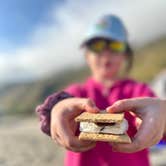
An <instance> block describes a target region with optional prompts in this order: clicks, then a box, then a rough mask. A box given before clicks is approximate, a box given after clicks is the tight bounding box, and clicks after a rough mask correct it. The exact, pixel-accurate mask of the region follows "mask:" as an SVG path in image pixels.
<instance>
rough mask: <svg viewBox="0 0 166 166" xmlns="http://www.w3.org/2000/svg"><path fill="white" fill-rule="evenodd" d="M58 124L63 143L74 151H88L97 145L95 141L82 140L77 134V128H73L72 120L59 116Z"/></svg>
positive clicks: (57, 127)
mask: <svg viewBox="0 0 166 166" xmlns="http://www.w3.org/2000/svg"><path fill="white" fill-rule="evenodd" d="M58 121H59V122H58V123H57V124H56V129H57V133H58V135H59V139H60V140H62V141H61V145H62V146H64V147H65V148H66V149H68V150H72V151H79V152H81V151H86V150H89V149H91V148H93V147H94V146H95V143H94V142H89V141H80V140H79V139H78V137H76V136H75V132H74V131H75V129H73V128H71V125H70V124H69V123H70V122H69V121H68V120H67V119H65V118H63V117H62V118H59V119H58Z"/></svg>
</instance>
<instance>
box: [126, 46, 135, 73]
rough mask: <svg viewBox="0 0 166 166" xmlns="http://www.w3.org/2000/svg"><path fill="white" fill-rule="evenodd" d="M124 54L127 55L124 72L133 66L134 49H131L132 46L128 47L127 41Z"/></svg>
mask: <svg viewBox="0 0 166 166" xmlns="http://www.w3.org/2000/svg"><path fill="white" fill-rule="evenodd" d="M125 56H126V57H127V66H126V72H129V71H130V70H131V68H132V66H133V61H134V51H133V50H132V48H131V47H130V45H129V44H128V43H127V48H126V53H125Z"/></svg>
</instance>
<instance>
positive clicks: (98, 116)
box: [75, 112, 124, 123]
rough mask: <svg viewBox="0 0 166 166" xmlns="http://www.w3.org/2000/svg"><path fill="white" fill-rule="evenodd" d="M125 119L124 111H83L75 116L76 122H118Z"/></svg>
mask: <svg viewBox="0 0 166 166" xmlns="http://www.w3.org/2000/svg"><path fill="white" fill-rule="evenodd" d="M123 119H124V113H114V114H112V113H106V112H104V113H89V112H83V113H82V114H80V115H79V116H77V117H76V118H75V121H76V122H94V123H98V122H99V123H114V122H116V123H118V122H122V121H123Z"/></svg>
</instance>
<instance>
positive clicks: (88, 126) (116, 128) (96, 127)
mask: <svg viewBox="0 0 166 166" xmlns="http://www.w3.org/2000/svg"><path fill="white" fill-rule="evenodd" d="M127 130H128V122H127V120H126V119H123V121H122V122H121V123H112V124H109V123H107V124H105V123H104V124H102V123H100V124H98V123H93V122H80V131H82V132H89V133H108V134H124V133H126V131H127Z"/></svg>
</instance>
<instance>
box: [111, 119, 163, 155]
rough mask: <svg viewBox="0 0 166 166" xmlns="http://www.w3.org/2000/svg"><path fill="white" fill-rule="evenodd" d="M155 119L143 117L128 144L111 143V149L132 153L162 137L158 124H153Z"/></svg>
mask: <svg viewBox="0 0 166 166" xmlns="http://www.w3.org/2000/svg"><path fill="white" fill-rule="evenodd" d="M154 124H155V119H153V118H149V117H148V116H147V117H145V119H143V122H142V125H141V127H140V128H139V130H138V132H137V134H136V135H135V137H134V139H133V140H132V143H130V144H112V147H113V150H114V151H118V152H125V153H133V152H137V151H140V150H143V149H145V148H148V147H150V146H152V145H154V144H156V143H157V142H159V141H160V139H161V138H162V134H160V132H159V131H158V130H154V128H155V129H157V128H159V126H156V125H154Z"/></svg>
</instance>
